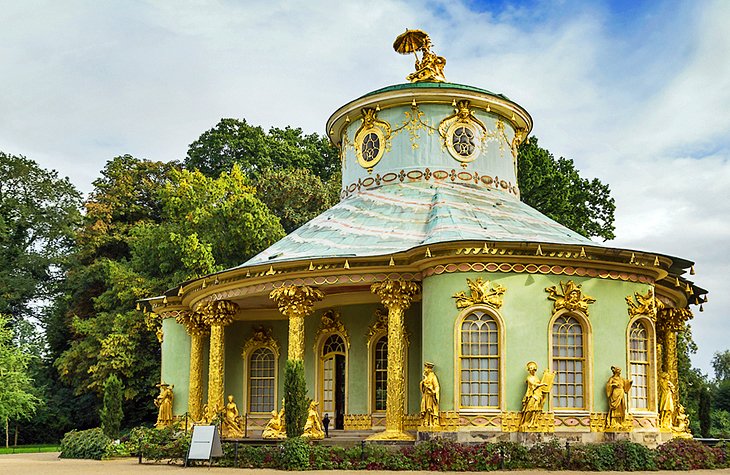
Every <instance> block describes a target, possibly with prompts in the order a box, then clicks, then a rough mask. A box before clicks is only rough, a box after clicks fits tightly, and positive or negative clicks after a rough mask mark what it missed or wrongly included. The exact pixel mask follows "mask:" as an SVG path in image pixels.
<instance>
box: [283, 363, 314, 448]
mask: <svg viewBox="0 0 730 475" xmlns="http://www.w3.org/2000/svg"><path fill="white" fill-rule="evenodd" d="M284 399H285V402H284V404H285V411H284V416H285V419H286V423H285V424H286V436H287V437H288V438H290V439H292V438H296V437H299V436H300V435H302V432H304V424H306V422H307V413H308V412H309V398H307V381H306V379H305V378H304V362H303V361H301V360H288V361H287V362H286V372H285V373H284Z"/></svg>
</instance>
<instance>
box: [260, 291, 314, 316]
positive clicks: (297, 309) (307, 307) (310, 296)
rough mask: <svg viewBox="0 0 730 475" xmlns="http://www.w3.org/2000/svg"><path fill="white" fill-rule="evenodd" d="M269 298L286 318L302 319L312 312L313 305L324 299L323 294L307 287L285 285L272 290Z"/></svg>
mask: <svg viewBox="0 0 730 475" xmlns="http://www.w3.org/2000/svg"><path fill="white" fill-rule="evenodd" d="M269 298H270V299H271V300H273V301H274V302H275V303H276V306H277V307H279V311H280V312H281V313H282V314H284V315H286V316H287V317H304V316H306V315H309V314H310V313H312V312H313V311H314V304H315V303H316V302H319V301H320V300H322V299H324V293H323V292H322V291H321V290H319V289H317V288H316V287H310V286H308V285H286V286H282V287H279V288H277V289H274V290H272V291H271V293H270V294H269Z"/></svg>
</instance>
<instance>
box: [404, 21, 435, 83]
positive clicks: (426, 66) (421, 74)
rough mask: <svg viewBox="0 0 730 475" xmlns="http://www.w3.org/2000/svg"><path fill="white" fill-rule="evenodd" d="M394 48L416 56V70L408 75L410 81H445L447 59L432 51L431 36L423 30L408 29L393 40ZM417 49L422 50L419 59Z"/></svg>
mask: <svg viewBox="0 0 730 475" xmlns="http://www.w3.org/2000/svg"><path fill="white" fill-rule="evenodd" d="M393 49H394V50H395V51H396V52H397V53H400V54H410V53H413V54H414V56H415V57H416V71H415V72H413V73H411V74H409V75H408V76H406V79H408V80H409V81H410V82H422V81H426V82H445V81H446V78H445V77H444V66H446V59H445V58H444V57H443V56H438V55H437V54H436V53H433V52H431V38H429V37H428V35H427V34H426V32H424V31H422V30H409V29H406V31H405V33H401V34H400V35H398V37H397V38H396V39H395V41H394V42H393ZM416 51H421V52H422V55H421V59H418V55H417V54H416Z"/></svg>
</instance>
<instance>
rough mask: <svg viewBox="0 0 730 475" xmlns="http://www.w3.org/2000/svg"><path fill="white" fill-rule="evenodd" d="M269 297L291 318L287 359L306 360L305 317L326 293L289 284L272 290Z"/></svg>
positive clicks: (305, 286) (304, 286)
mask: <svg viewBox="0 0 730 475" xmlns="http://www.w3.org/2000/svg"><path fill="white" fill-rule="evenodd" d="M269 298H271V300H273V301H274V302H275V303H276V306H277V307H278V308H279V311H280V312H281V313H282V314H283V315H284V316H286V317H287V318H288V319H289V348H288V350H287V359H290V360H301V361H304V317H306V316H307V315H309V314H311V313H312V312H313V311H314V304H315V303H316V302H319V301H320V300H322V299H323V298H324V294H323V293H322V291H321V290H319V289H317V288H314V287H309V286H308V285H287V286H282V287H279V288H278V289H274V290H272V291H271V294H269Z"/></svg>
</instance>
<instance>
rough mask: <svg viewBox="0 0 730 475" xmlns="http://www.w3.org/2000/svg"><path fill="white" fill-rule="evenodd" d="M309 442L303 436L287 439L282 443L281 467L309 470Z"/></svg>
mask: <svg viewBox="0 0 730 475" xmlns="http://www.w3.org/2000/svg"><path fill="white" fill-rule="evenodd" d="M309 453H310V445H309V442H308V441H306V440H304V439H302V438H301V437H294V438H292V439H286V440H285V441H284V443H283V444H281V468H283V469H285V470H307V469H308V468H309Z"/></svg>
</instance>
